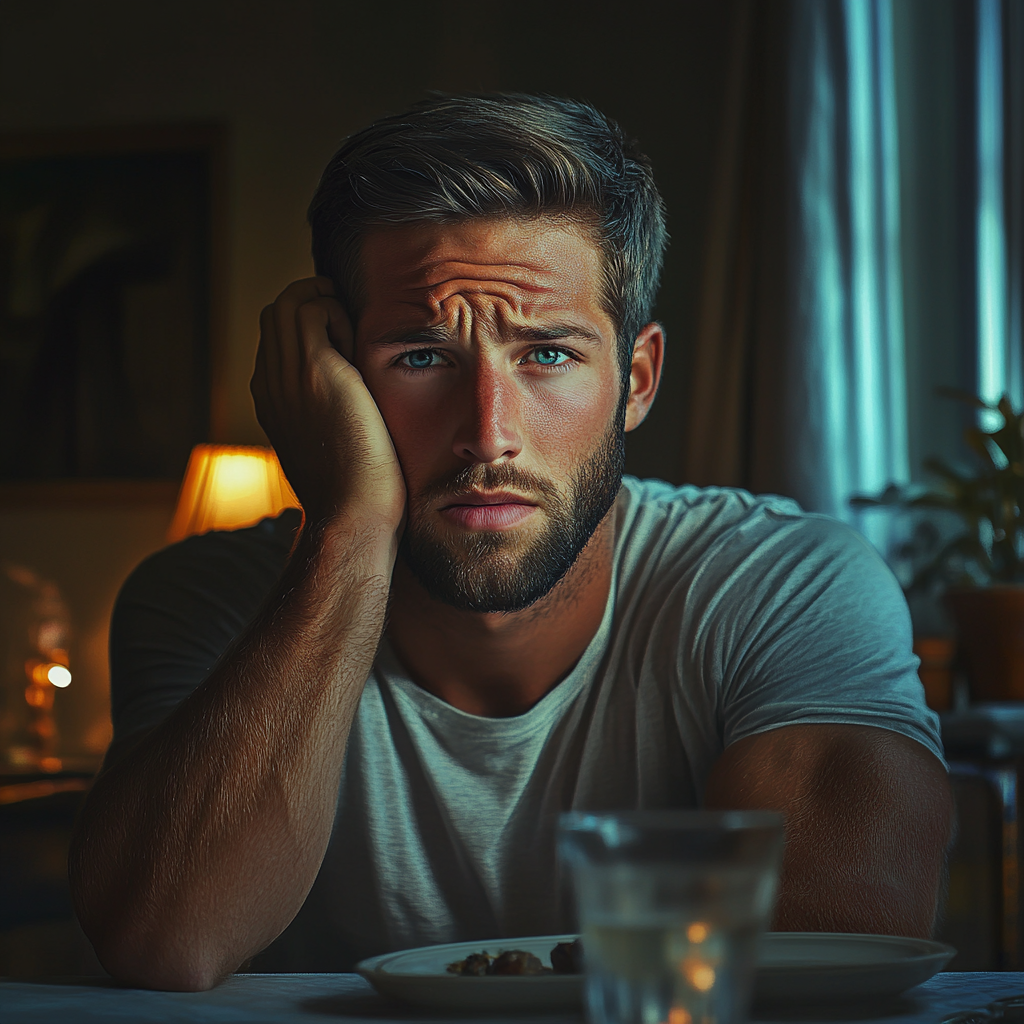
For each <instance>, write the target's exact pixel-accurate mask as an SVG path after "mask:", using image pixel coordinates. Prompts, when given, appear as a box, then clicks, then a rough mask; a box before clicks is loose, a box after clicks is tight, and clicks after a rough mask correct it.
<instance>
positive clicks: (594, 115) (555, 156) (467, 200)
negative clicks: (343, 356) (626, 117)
mask: <svg viewBox="0 0 1024 1024" xmlns="http://www.w3.org/2000/svg"><path fill="white" fill-rule="evenodd" d="M496 216H497V217H500V216H509V217H525V218H532V217H544V216H559V217H568V218H570V219H573V220H576V221H579V222H581V223H585V224H587V225H589V226H590V228H591V229H592V230H593V231H594V235H595V240H596V242H597V244H598V245H599V247H600V249H601V251H602V253H603V256H604V261H603V262H604V276H605V281H604V295H605V305H606V311H607V312H608V315H609V316H610V317H611V318H612V321H613V323H614V324H615V327H616V331H617V333H618V336H619V341H620V352H621V356H622V360H623V364H624V368H625V372H628V366H629V360H630V358H631V356H632V348H633V342H634V341H635V339H636V336H637V334H638V333H639V331H640V329H641V328H642V327H643V326H644V324H646V323H648V322H649V321H650V319H651V315H652V311H653V307H654V299H655V296H656V294H657V290H658V282H659V280H660V277H661V265H662V260H663V255H664V250H665V246H666V244H667V241H668V235H667V233H666V230H665V212H664V204H663V202H662V199H661V196H660V194H659V193H658V190H657V188H656V186H655V184H654V176H653V174H652V172H651V166H650V161H649V160H648V159H647V157H645V156H644V155H643V153H641V152H640V150H639V149H638V148H637V145H636V143H635V142H634V141H633V140H631V139H629V138H627V137H626V136H625V135H624V134H623V132H622V130H621V129H620V128H619V126H618V125H617V124H616V123H615V122H614V121H612V120H610V119H609V118H607V117H605V116H604V115H603V114H602V113H600V111H598V110H596V109H595V108H594V107H592V106H590V105H589V104H587V103H581V102H578V101H576V100H568V99H558V98H555V97H551V96H528V95H523V94H518V93H499V94H494V95H489V96H441V97H436V98H433V99H429V100H426V101H424V102H422V103H418V104H417V105H416V106H414V107H413V108H412V109H411V110H409V111H407V112H406V113H404V114H397V115H395V116H392V117H386V118H383V119H381V120H379V121H376V122H374V123H373V124H371V125H370V126H369V127H367V128H364V129H363V130H362V131H359V132H356V133H355V134H354V135H351V136H349V137H348V138H347V139H346V140H345V141H344V142H343V143H342V145H341V148H340V149H339V150H338V152H337V153H335V154H334V156H333V157H332V159H331V161H330V163H329V164H328V165H327V168H326V170H325V171H324V173H323V176H322V177H321V178H320V183H319V185H318V186H317V189H316V192H315V194H314V196H313V201H312V202H311V203H310V207H309V224H310V227H311V228H312V234H313V260H314V265H315V267H316V272H317V273H318V274H324V275H326V276H328V277H331V278H332V279H333V280H334V282H335V286H336V287H337V288H338V289H339V298H341V300H342V301H343V302H344V303H345V304H346V305H347V306H348V307H349V309H350V311H351V312H352V313H353V315H354V316H356V317H357V316H358V313H359V306H360V291H361V289H360V280H359V243H360V240H361V238H362V236H363V234H365V232H366V231H367V230H369V229H372V228H374V227H382V226H385V225H393V224H408V223H415V222H417V221H435V222H442V223H443V222H453V221H460V220H466V219H469V218H474V217H496Z"/></svg>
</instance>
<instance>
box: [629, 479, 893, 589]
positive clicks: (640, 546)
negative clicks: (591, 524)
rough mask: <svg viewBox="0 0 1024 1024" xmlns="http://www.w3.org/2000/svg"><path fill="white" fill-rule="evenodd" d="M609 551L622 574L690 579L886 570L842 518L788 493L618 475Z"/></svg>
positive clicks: (720, 580) (722, 582)
mask: <svg viewBox="0 0 1024 1024" xmlns="http://www.w3.org/2000/svg"><path fill="white" fill-rule="evenodd" d="M617 542H618V548H617V554H618V564H619V568H620V571H621V572H622V573H623V575H624V576H626V577H628V576H632V575H635V574H639V575H641V576H650V575H652V574H654V575H659V576H664V575H668V576H672V577H677V578H678V577H690V576H693V575H694V574H698V575H699V576H700V577H701V579H702V581H703V582H705V583H709V582H711V581H717V582H718V583H719V584H721V585H725V584H726V583H728V582H729V581H730V580H732V581H736V580H737V579H739V578H742V577H748V576H750V575H751V574H753V575H757V576H760V575H761V574H764V573H768V574H770V575H780V574H788V573H792V572H793V571H794V570H796V569H798V568H800V567H802V570H803V571H802V572H800V573H799V574H800V575H804V574H805V572H806V571H807V570H808V569H810V568H811V566H815V567H820V566H822V565H825V564H830V565H836V564H837V562H850V561H852V562H859V563H864V564H866V565H868V566H870V567H871V568H872V569H876V570H878V571H881V572H884V573H886V574H887V573H888V570H887V569H886V567H885V565H884V563H883V562H882V560H881V559H880V558H879V557H878V555H877V554H876V553H875V551H874V549H873V548H872V547H871V546H870V545H869V544H868V543H867V542H866V541H865V540H864V539H863V538H862V537H861V536H860V534H858V533H857V532H856V531H855V530H853V529H851V528H850V527H849V526H847V525H846V524H845V523H841V522H839V521H838V520H835V519H831V518H829V517H828V516H823V515H818V514H815V513H808V512H804V511H803V510H802V509H801V508H800V506H799V505H798V504H797V503H796V502H795V501H793V500H792V499H790V498H784V497H780V496H779V495H773V494H768V495H753V494H751V493H750V492H748V491H744V490H739V489H735V488H726V487H703V488H702V487H693V486H689V485H685V486H681V487H675V486H672V485H671V484H667V483H665V482H664V481H661V480H637V479H635V478H633V477H626V478H624V480H623V491H622V497H621V509H620V520H619V527H618V535H617Z"/></svg>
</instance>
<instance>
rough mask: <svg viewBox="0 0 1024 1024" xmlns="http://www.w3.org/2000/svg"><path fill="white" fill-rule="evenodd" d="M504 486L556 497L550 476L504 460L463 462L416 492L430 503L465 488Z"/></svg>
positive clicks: (490, 489)
mask: <svg viewBox="0 0 1024 1024" xmlns="http://www.w3.org/2000/svg"><path fill="white" fill-rule="evenodd" d="M505 488H508V489H509V490H513V491H518V492H520V493H523V494H541V495H543V497H544V498H545V499H547V500H549V501H550V500H558V498H559V494H558V489H557V488H556V487H555V485H554V484H552V483H551V481H550V480H545V479H544V478H543V477H541V476H538V475H537V474H536V473H531V472H530V471H529V470H524V469H519V467H517V466H515V465H513V464H512V463H508V462H506V463H502V465H500V466H490V465H478V466H465V467H463V468H462V469H460V470H458V471H457V472H455V473H452V474H449V475H447V476H444V477H442V478H440V479H438V480H435V481H433V482H432V483H430V484H428V485H427V486H426V487H425V488H424V489H423V491H422V492H421V493H420V499H421V501H423V502H428V503H432V502H436V501H442V500H443V499H445V498H457V497H459V496H460V495H462V494H465V493H466V491H469V490H474V489H479V490H487V491H497V490H502V489H505Z"/></svg>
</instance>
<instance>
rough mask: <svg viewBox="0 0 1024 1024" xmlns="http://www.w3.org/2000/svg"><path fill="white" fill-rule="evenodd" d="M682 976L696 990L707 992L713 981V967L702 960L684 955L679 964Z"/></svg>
mask: <svg viewBox="0 0 1024 1024" xmlns="http://www.w3.org/2000/svg"><path fill="white" fill-rule="evenodd" d="M679 967H680V969H681V970H682V972H683V977H684V978H686V980H687V981H688V982H689V983H690V984H691V985H692V986H693V987H694V988H695V989H696V990H697V991H698V992H708V991H709V990H710V989H711V987H712V986H713V985H714V983H715V969H714V967H712V966H711V964H709V963H707V962H706V961H704V960H698V959H697V958H696V957H694V956H688V957H686V958H685V959H684V960H683V961H682V963H680V965H679Z"/></svg>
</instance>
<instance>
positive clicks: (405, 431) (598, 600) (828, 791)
mask: <svg viewBox="0 0 1024 1024" xmlns="http://www.w3.org/2000/svg"><path fill="white" fill-rule="evenodd" d="M310 222H311V225H312V229H313V249H314V256H315V261H316V268H317V271H318V273H319V274H320V275H321V276H319V277H316V278H312V279H309V280H305V281H300V282H297V283H295V284H293V285H291V286H290V287H288V288H287V289H285V291H284V292H283V293H282V294H281V296H280V297H279V298H278V299H277V301H276V302H275V303H274V304H273V305H272V306H270V307H268V308H267V309H266V310H264V312H263V316H262V319H261V339H260V347H259V352H258V355H257V360H256V369H255V374H254V377H253V382H252V391H253V396H254V399H255V402H256V408H257V412H258V415H259V418H260V422H261V423H262V424H263V426H264V427H265V429H266V431H267V434H268V436H269V437H270V439H271V440H272V442H273V443H274V446H275V448H276V449H277V451H278V453H279V455H280V457H281V461H282V464H283V466H284V468H285V470H286V472H287V474H288V477H289V479H290V480H291V482H292V484H293V486H294V487H295V490H296V493H297V494H298V496H299V498H300V500H301V501H302V504H303V508H304V513H305V520H304V523H303V526H302V530H301V533H300V534H299V536H298V539H297V541H295V543H294V548H293V550H291V553H290V556H289V548H290V547H291V546H292V543H293V532H294V528H295V526H296V525H297V523H296V522H294V521H292V520H291V519H290V517H289V516H287V515H286V516H283V517H281V519H279V520H277V521H268V522H265V523H264V524H262V525H261V526H260V527H257V528H254V529H252V530H245V531H239V532H238V533H235V534H213V535H208V536H206V537H200V538H193V539H191V540H189V541H186V542H185V543H184V544H181V545H178V546H176V547H174V548H171V549H169V550H168V551H166V552H163V553H161V554H158V555H157V556H155V557H154V558H153V559H150V560H149V561H148V562H147V563H144V565H143V566H142V567H140V569H139V570H138V571H137V572H136V574H135V575H134V577H133V579H132V580H131V581H130V582H129V583H128V584H127V585H126V587H125V590H124V592H123V594H122V597H121V599H120V602H119V607H118V611H117V614H116V616H115V623H114V628H113V636H112V677H113V706H114V721H115V741H114V744H113V746H112V747H111V753H110V755H109V756H108V767H107V769H106V770H105V772H104V773H103V775H102V776H101V777H100V779H99V780H98V781H97V783H96V786H95V788H94V790H93V792H92V794H91V796H90V798H89V802H88V805H87V807H86V809H85V812H84V814H83V816H82V821H81V823H80V826H79V829H78V833H77V836H76V840H75V843H74V846H73V850H72V856H71V877H72V882H73V887H74V892H75V899H76V905H77V908H78V911H79V915H80V917H81V920H82V923H83V926H84V927H85V930H86V932H87V934H88V935H89V936H90V938H91V939H92V940H93V942H94V944H95V946H96V949H97V952H98V954H99V956H100V959H101V961H102V963H103V964H104V965H105V966H106V967H107V968H108V969H109V970H110V971H111V973H113V974H114V975H115V976H116V977H118V978H120V979H122V980H124V981H126V982H128V983H132V984H138V985H147V986H154V987H160V988H172V989H195V988H205V987H208V986H210V985H213V984H215V983H216V982H217V981H218V980H219V979H220V978H222V977H224V976H225V975H226V974H227V973H229V972H231V971H233V970H235V969H237V968H238V967H239V965H241V964H242V963H243V962H245V961H247V960H249V958H251V957H253V956H254V955H256V954H259V953H260V951H261V950H264V949H265V948H266V947H268V944H271V943H272V942H273V943H274V944H273V945H272V946H270V949H269V950H268V951H267V952H266V953H264V954H263V956H262V957H260V958H258V959H257V960H256V965H257V966H260V965H262V966H263V967H264V968H267V967H276V968H277V969H289V970H340V969H345V968H347V967H349V966H350V965H351V964H352V962H353V961H354V960H356V959H358V958H360V957H363V956H368V955H371V954H374V953H378V952H382V951H386V950H388V949H400V948H404V947H409V946H414V945H421V944H426V943H430V942H443V941H452V940H456V939H481V940H483V939H494V938H498V937H502V936H515V935H524V934H538V933H555V932H560V931H565V930H569V929H571V927H572V911H571V907H570V906H568V904H567V900H566V897H565V894H564V892H563V891H562V890H561V889H560V888H559V886H558V884H557V881H558V872H557V865H556V862H555V855H554V843H553V835H554V827H555V823H556V820H557V815H558V813H559V812H561V811H564V810H567V809H569V808H584V809H606V808H620V809H621V808H634V807H650V808H660V807H688V806H696V805H699V804H701V803H703V804H705V805H707V806H709V807H735V808H772V809H778V810H781V811H783V812H784V814H785V815H786V820H787V852H786V861H785V867H784V877H783V881H782V886H781V892H780V897H779V905H778V910H777V915H776V922H775V926H776V927H777V928H783V929H811V930H849V931H863V932H894V933H904V934H914V935H926V934H928V932H929V930H930V928H931V926H932V921H933V917H934V913H935V903H936V892H937V888H938V883H939V877H940V871H941V864H942V857H943V849H944V845H945V842H946V840H947V836H948V831H949V818H950V804H949V796H948V790H947V786H946V781H945V773H944V770H943V767H942V764H941V761H940V748H939V745H938V739H937V733H936V725H935V719H934V716H933V715H931V714H930V712H928V711H927V709H925V708H924V707H923V704H922V701H921V689H920V686H919V684H918V683H917V680H916V675H915V663H914V659H913V658H912V656H911V654H910V650H909V647H910V645H909V623H908V618H907V613H906V608H905V606H904V604H903V601H902V595H901V594H900V593H899V590H898V588H897V587H896V585H895V583H894V581H893V580H892V578H891V576H890V575H889V574H888V573H887V572H886V570H885V569H884V566H882V565H881V563H880V561H879V560H878V559H877V557H876V556H874V555H873V553H872V552H871V551H870V549H869V548H868V547H867V545H866V544H864V543H863V542H862V541H861V540H860V539H859V538H857V537H856V536H855V535H854V534H852V533H851V532H850V531H848V530H847V529H846V528H845V527H843V526H841V525H840V524H838V523H835V522H832V521H829V520H827V519H824V518H822V517H817V516H807V515H803V514H801V513H800V512H799V510H798V509H797V508H796V507H795V506H794V505H793V504H792V503H791V502H788V501H786V500H784V499H776V498H769V499H763V500H762V499H755V498H753V497H751V496H750V495H748V494H745V493H743V492H731V491H724V490H718V489H712V490H708V491H700V490H697V489H694V488H682V489H675V488H671V487H669V486H668V485H665V484H661V483H658V482H647V483H642V482H640V481H636V480H632V479H628V478H627V479H626V480H625V481H624V482H623V481H622V464H623V434H624V431H626V430H632V429H633V428H634V427H636V426H637V425H638V424H639V423H640V422H641V421H642V420H643V418H644V416H645V415H646V413H647V410H648V409H649V407H650V404H651V402H652V401H653V399H654V395H655V392H656V390H657V386H658V379H659V375H660V371H661V363H662V354H663V348H664V337H663V334H662V329H661V327H660V326H659V325H658V324H657V323H655V322H654V321H653V320H652V319H651V309H652V305H653V301H654V294H655V290H656V287H657V280H658V273H659V268H660V265H661V253H662V250H663V248H664V243H665V233H664V227H663V215H662V209H661V201H660V198H659V196H658V194H657V191H656V189H655V187H654V184H653V179H652V176H651V173H650V168H649V166H648V164H647V161H646V160H645V158H644V157H643V156H642V155H641V154H639V153H638V152H637V150H636V149H635V147H634V146H633V145H632V144H631V143H630V142H629V141H628V140H626V139H624V137H623V136H622V134H621V132H620V131H619V130H618V128H617V127H616V126H615V125H613V124H611V123H610V122H608V121H607V120H606V119H605V118H604V117H602V116H601V115H600V114H599V113H598V112H597V111H595V110H593V109H592V108H590V107H587V106H585V105H582V104H578V103H573V102H569V101H562V100H552V99H540V98H532V97H524V96H504V97H502V96H498V97H491V98H473V97H463V98H458V97H456V98H447V99H440V100H435V101H431V102H429V103H426V104H423V105H421V106H419V107H417V108H414V109H413V110H412V111H409V112H408V113H406V114H404V115H402V116H399V117H394V118H388V119H386V120H383V121H381V122H378V123H377V124H375V125H372V126H370V128H368V129H366V130H365V131H363V132H361V133H358V134H356V135H355V136H353V137H352V138H350V139H349V140H348V141H347V142H346V143H345V144H344V145H343V147H342V149H341V150H340V151H339V153H338V154H337V155H336V156H335V157H334V159H333V160H332V161H331V164H330V165H329V166H328V168H327V171H326V172H325V174H324V177H323V179H322V180H321V183H320V186H319V188H318V190H317V193H316V196H315V198H314V200H313V204H312V206H311V209H310ZM282 932H283V935H282ZM278 936H281V937H280V938H278ZM275 939H277V941H276V942H274V940H275Z"/></svg>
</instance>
